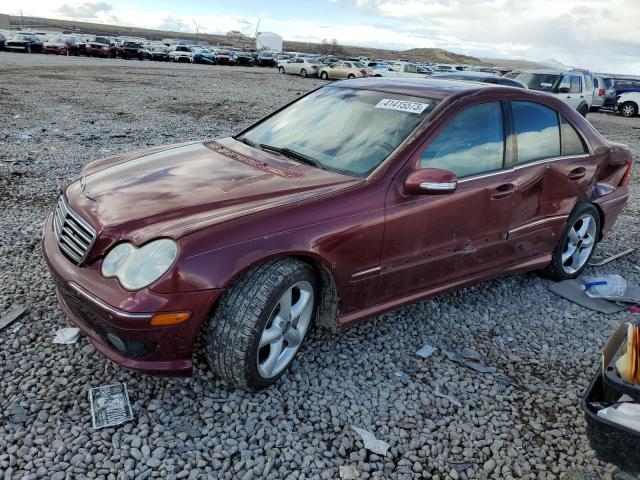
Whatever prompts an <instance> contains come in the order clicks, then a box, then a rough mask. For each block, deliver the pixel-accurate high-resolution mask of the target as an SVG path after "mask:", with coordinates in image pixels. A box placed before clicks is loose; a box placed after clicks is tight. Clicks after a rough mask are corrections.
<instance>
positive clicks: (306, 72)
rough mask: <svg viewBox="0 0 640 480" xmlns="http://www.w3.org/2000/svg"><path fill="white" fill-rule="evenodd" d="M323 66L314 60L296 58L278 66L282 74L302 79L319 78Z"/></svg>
mask: <svg viewBox="0 0 640 480" xmlns="http://www.w3.org/2000/svg"><path fill="white" fill-rule="evenodd" d="M321 66H322V65H321V64H320V63H318V61H317V60H315V59H313V58H304V57H296V58H292V59H291V60H289V61H287V62H284V63H281V64H280V65H279V66H278V71H279V72H280V73H288V74H290V75H300V76H301V77H317V76H318V72H319V71H320V67H321Z"/></svg>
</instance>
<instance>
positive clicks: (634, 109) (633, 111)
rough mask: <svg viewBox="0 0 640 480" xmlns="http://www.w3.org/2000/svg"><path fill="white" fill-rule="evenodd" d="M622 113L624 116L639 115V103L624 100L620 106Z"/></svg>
mask: <svg viewBox="0 0 640 480" xmlns="http://www.w3.org/2000/svg"><path fill="white" fill-rule="evenodd" d="M619 110H620V115H622V116H623V117H627V118H628V117H635V116H636V115H638V105H636V104H635V103H633V102H624V103H623V104H622V105H620V107H619Z"/></svg>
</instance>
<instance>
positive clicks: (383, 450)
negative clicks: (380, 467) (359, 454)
mask: <svg viewBox="0 0 640 480" xmlns="http://www.w3.org/2000/svg"><path fill="white" fill-rule="evenodd" d="M351 428H353V429H354V430H355V431H356V433H357V434H358V435H360V437H361V438H362V441H363V443H364V448H366V449H367V450H369V451H371V452H373V453H376V454H378V455H383V456H384V455H386V454H387V450H389V444H388V443H387V442H383V441H382V440H378V439H377V438H376V436H375V435H374V434H373V433H371V432H370V431H369V430H365V429H363V428H358V427H353V426H352V427H351Z"/></svg>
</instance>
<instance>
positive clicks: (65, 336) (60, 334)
mask: <svg viewBox="0 0 640 480" xmlns="http://www.w3.org/2000/svg"><path fill="white" fill-rule="evenodd" d="M78 338H80V329H79V328H75V327H67V328H61V329H60V330H58V331H57V332H56V336H55V337H53V343H58V344H61V345H73V344H74V343H76V342H77V341H78Z"/></svg>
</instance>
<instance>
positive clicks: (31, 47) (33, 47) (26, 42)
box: [4, 33, 43, 53]
mask: <svg viewBox="0 0 640 480" xmlns="http://www.w3.org/2000/svg"><path fill="white" fill-rule="evenodd" d="M4 48H5V49H7V50H12V51H16V52H24V53H42V49H43V43H42V41H41V40H40V39H39V38H38V37H36V36H35V35H29V34H26V33H18V34H17V35H14V36H13V37H11V38H9V39H8V40H7V41H5V43H4Z"/></svg>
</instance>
